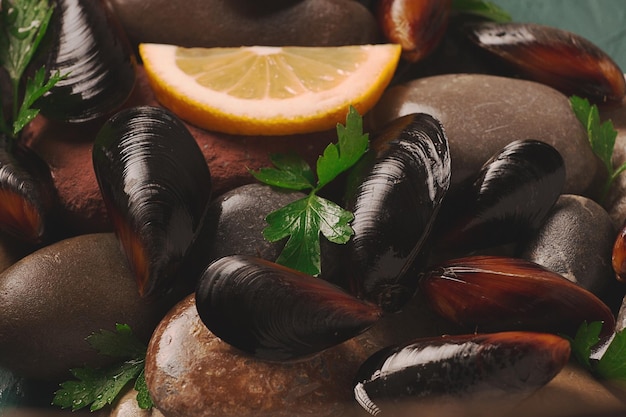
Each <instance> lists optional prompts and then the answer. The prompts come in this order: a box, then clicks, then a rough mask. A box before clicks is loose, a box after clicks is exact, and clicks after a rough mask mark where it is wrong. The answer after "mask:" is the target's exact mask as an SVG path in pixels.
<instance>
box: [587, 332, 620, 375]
mask: <svg viewBox="0 0 626 417" xmlns="http://www.w3.org/2000/svg"><path fill="white" fill-rule="evenodd" d="M595 370H596V373H597V374H598V375H600V376H601V377H602V378H605V379H619V380H623V381H626V331H625V330H622V331H621V332H617V333H616V334H615V337H614V338H613V340H612V341H611V344H610V345H609V347H608V348H607V350H606V352H604V355H602V358H600V360H599V361H598V363H597V364H596V367H595Z"/></svg>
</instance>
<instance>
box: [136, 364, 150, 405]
mask: <svg viewBox="0 0 626 417" xmlns="http://www.w3.org/2000/svg"><path fill="white" fill-rule="evenodd" d="M135 391H137V405H139V408H141V409H142V410H149V409H151V408H152V407H154V403H153V402H152V397H151V396H150V391H148V385H147V384H146V375H145V373H144V370H142V371H141V373H140V374H139V376H138V377H137V380H136V381H135Z"/></svg>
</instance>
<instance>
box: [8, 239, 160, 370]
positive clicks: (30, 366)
mask: <svg viewBox="0 0 626 417" xmlns="http://www.w3.org/2000/svg"><path fill="white" fill-rule="evenodd" d="M0 311H1V312H2V314H0V366H2V367H5V368H7V369H11V370H12V371H14V372H15V373H16V374H18V375H21V376H25V377H28V378H34V379H47V380H56V381H59V380H61V379H67V378H68V377H69V369H70V368H74V367H81V366H85V365H90V366H97V365H100V364H102V363H103V360H105V359H106V357H104V356H102V355H98V354H97V352H96V351H95V350H94V349H92V348H91V347H90V346H89V344H88V343H87V342H86V341H85V338H86V337H87V336H89V335H90V334H92V333H93V332H96V331H98V330H100V329H109V330H113V329H114V328H115V324H116V323H126V324H129V325H130V326H131V327H132V329H133V330H134V332H135V333H136V334H137V335H138V336H139V337H141V338H143V339H144V340H146V341H147V340H148V338H149V336H150V335H151V333H152V330H153V329H154V328H155V326H156V324H157V323H158V322H159V320H160V318H161V317H162V316H163V314H164V312H165V307H164V306H161V305H160V303H157V302H155V301H154V300H149V299H142V298H140V297H139V295H138V291H137V286H136V284H135V280H134V277H133V275H132V274H131V272H130V270H129V268H128V264H127V262H126V258H125V257H124V255H123V254H122V252H121V250H120V248H119V244H118V241H117V239H116V238H115V236H114V235H113V234H112V233H103V234H93V235H82V236H79V237H75V238H71V239H67V240H63V241H61V242H58V243H55V244H53V245H50V246H47V247H44V248H42V249H40V250H38V251H36V252H34V253H32V254H30V255H28V256H26V257H25V258H23V259H22V260H20V261H18V262H17V263H16V264H14V265H13V266H11V267H10V268H8V269H7V270H5V271H4V272H3V273H2V274H0Z"/></svg>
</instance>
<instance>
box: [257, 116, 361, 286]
mask: <svg viewBox="0 0 626 417" xmlns="http://www.w3.org/2000/svg"><path fill="white" fill-rule="evenodd" d="M337 137H338V143H337V144H333V143H331V144H329V145H328V146H327V147H326V149H325V150H324V153H323V154H322V155H321V156H320V157H319V158H318V160H317V181H316V180H315V175H314V173H313V171H312V169H311V167H310V166H309V164H308V163H307V162H306V161H305V160H304V159H302V158H301V157H299V156H297V155H293V154H292V155H271V156H270V159H271V161H272V164H273V165H274V167H273V168H261V169H260V170H259V171H256V172H255V171H252V172H251V173H252V175H254V177H255V178H256V179H257V180H259V181H261V182H263V183H265V184H269V185H272V186H275V187H279V188H284V189H289V190H299V191H306V190H308V191H309V195H308V196H306V197H304V198H302V199H300V200H297V201H295V202H293V203H290V204H288V205H286V206H285V207H283V208H280V209H278V210H276V211H274V212H272V213H270V214H269V215H268V216H267V217H266V221H267V223H268V224H269V225H268V227H266V228H265V229H264V230H263V236H264V237H265V239H267V240H268V241H270V242H276V241H279V240H282V239H284V238H286V237H289V239H288V240H287V243H286V244H285V247H284V248H283V251H282V252H281V254H280V256H279V257H278V259H277V260H276V262H277V263H279V264H282V265H285V266H288V267H291V268H293V269H297V270H299V271H302V272H304V273H307V274H310V275H315V276H316V275H319V274H320V273H321V249H320V234H322V235H323V236H324V237H325V238H326V239H328V240H329V241H331V242H333V243H337V244H344V243H347V242H348V240H349V239H350V237H351V236H352V235H353V234H354V231H353V230H352V227H351V226H350V222H351V221H352V220H353V218H354V215H353V214H352V213H351V212H349V211H347V210H345V209H343V208H341V207H340V206H339V205H337V204H336V203H334V202H332V201H330V200H327V199H325V198H322V197H320V196H318V195H317V193H318V192H319V191H320V190H321V189H322V188H323V187H324V186H326V185H328V184H329V183H330V182H332V181H333V180H334V179H335V178H337V176H339V174H341V173H343V172H345V171H347V170H348V169H350V168H351V167H352V166H353V165H354V164H356V162H357V161H358V160H359V159H360V158H361V157H362V156H363V154H365V152H366V151H367V148H368V146H369V136H368V135H367V134H364V133H363V120H362V118H361V116H360V115H359V113H358V112H357V111H356V110H355V109H354V108H353V107H351V108H350V110H349V112H348V115H347V117H346V124H345V126H344V125H341V124H338V125H337Z"/></svg>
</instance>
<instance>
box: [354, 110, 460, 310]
mask: <svg viewBox="0 0 626 417" xmlns="http://www.w3.org/2000/svg"><path fill="white" fill-rule="evenodd" d="M354 172H355V174H354V176H353V177H352V178H350V179H349V185H348V192H347V203H346V205H347V207H348V209H350V210H351V211H352V212H353V213H354V220H353V222H352V228H353V229H354V236H353V237H352V239H351V240H350V241H349V242H348V247H347V250H348V253H349V265H350V266H349V269H350V271H349V275H350V281H351V282H350V285H351V287H352V288H351V291H353V292H354V293H355V294H357V295H358V296H359V297H363V298H366V299H368V300H370V301H373V302H375V303H377V304H378V305H380V306H381V307H383V309H385V310H389V311H394V310H397V309H399V308H401V306H402V305H403V304H404V303H405V302H406V301H407V300H408V299H410V297H411V296H412V295H413V293H414V290H415V288H416V287H417V279H416V278H417V274H413V273H412V268H413V266H414V264H415V263H416V260H417V259H418V258H419V256H418V255H419V254H420V251H421V249H422V247H423V245H424V242H425V241H426V239H427V237H428V235H429V232H430V229H431V227H432V224H433V222H434V218H435V216H436V214H437V212H438V210H439V207H440V205H441V202H442V200H443V197H444V195H445V193H446V192H447V190H448V187H449V185H450V153H449V148H448V140H447V137H446V134H445V131H444V129H443V126H442V125H441V123H440V122H439V121H438V120H436V119H435V118H433V117H432V116H430V115H427V114H423V113H420V114H410V115H407V116H403V117H401V118H399V119H397V120H395V121H393V122H392V123H391V124H390V125H388V126H387V127H386V128H385V129H384V131H382V132H381V133H380V134H378V135H377V136H376V137H374V138H373V140H372V142H371V145H370V150H369V151H368V153H367V154H366V155H365V156H364V158H363V160H362V161H360V162H359V164H358V165H357V166H356V167H355V171H354Z"/></svg>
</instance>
